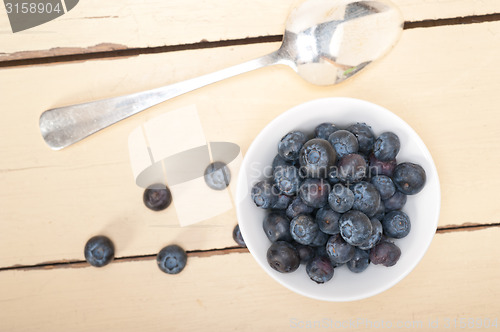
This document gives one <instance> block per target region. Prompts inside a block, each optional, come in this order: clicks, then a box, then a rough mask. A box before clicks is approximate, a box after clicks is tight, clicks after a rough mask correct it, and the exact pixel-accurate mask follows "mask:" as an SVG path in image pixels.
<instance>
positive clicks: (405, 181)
mask: <svg viewBox="0 0 500 332" xmlns="http://www.w3.org/2000/svg"><path fill="white" fill-rule="evenodd" d="M392 180H393V181H394V184H395V185H396V188H398V189H399V191H401V192H402V193H403V194H406V195H414V194H417V193H418V192H420V191H421V190H422V188H423V187H424V185H425V180H426V175H425V170H424V169H423V168H422V166H420V165H417V164H413V163H401V164H399V165H397V166H396V168H395V169H394V174H393V177H392Z"/></svg>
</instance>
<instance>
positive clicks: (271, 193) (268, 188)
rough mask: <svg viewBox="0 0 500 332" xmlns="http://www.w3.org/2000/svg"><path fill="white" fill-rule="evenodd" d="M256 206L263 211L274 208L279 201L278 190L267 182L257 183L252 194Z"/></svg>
mask: <svg viewBox="0 0 500 332" xmlns="http://www.w3.org/2000/svg"><path fill="white" fill-rule="evenodd" d="M250 196H251V197H252V200H253V201H254V203H255V205H257V206H258V207H261V208H263V209H269V208H272V207H273V206H274V205H275V204H276V202H277V201H278V192H277V189H276V188H274V187H273V185H272V184H270V183H269V182H267V181H260V182H257V183H256V184H255V185H254V186H253V187H252V191H251V193H250Z"/></svg>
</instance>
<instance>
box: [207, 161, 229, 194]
mask: <svg viewBox="0 0 500 332" xmlns="http://www.w3.org/2000/svg"><path fill="white" fill-rule="evenodd" d="M204 177H205V183H206V184H207V186H208V187H210V188H212V189H214V190H224V189H226V188H227V186H229V182H231V171H230V170H229V167H227V165H226V164H225V163H223V162H221V161H216V162H213V163H211V164H210V165H208V166H207V168H206V169H205V174H204Z"/></svg>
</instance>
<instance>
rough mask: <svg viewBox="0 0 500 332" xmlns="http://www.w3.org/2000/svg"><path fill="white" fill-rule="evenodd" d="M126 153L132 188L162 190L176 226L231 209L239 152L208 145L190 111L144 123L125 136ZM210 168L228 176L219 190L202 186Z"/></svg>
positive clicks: (221, 145)
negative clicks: (219, 166) (221, 168)
mask: <svg viewBox="0 0 500 332" xmlns="http://www.w3.org/2000/svg"><path fill="white" fill-rule="evenodd" d="M128 148H129V155H130V162H131V166H132V172H133V175H134V179H135V183H136V184H137V185H138V186H139V187H141V188H147V187H148V186H150V185H154V184H164V185H167V186H168V187H169V188H170V191H171V193H172V198H173V200H172V202H173V204H174V206H175V210H176V213H177V217H178V220H179V223H180V225H181V226H188V225H192V224H195V223H198V222H201V221H204V220H207V219H210V218H212V217H215V216H217V215H219V214H222V213H224V212H226V211H228V210H230V209H232V208H233V206H234V197H235V195H236V189H235V188H236V180H237V177H238V172H239V167H240V164H241V161H242V154H241V149H240V147H239V146H238V145H237V144H235V143H232V142H208V141H207V139H206V138H205V134H204V132H203V128H202V124H201V122H200V118H199V116H198V112H197V109H196V107H195V106H188V107H184V108H181V109H178V110H174V111H169V112H167V113H164V114H162V115H160V116H157V117H155V118H153V119H151V120H149V121H147V122H145V123H144V124H143V125H142V126H140V127H138V128H136V129H134V130H133V131H132V132H131V133H130V135H129V140H128ZM212 162H222V163H224V164H226V165H227V168H228V169H229V171H230V174H231V181H230V183H229V186H228V187H227V188H225V189H223V190H214V189H212V188H210V187H209V186H208V185H207V183H206V182H205V178H204V174H205V170H206V169H207V167H208V166H209V165H210V164H211V163H212Z"/></svg>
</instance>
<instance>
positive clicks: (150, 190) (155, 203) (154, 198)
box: [142, 183, 172, 211]
mask: <svg viewBox="0 0 500 332" xmlns="http://www.w3.org/2000/svg"><path fill="white" fill-rule="evenodd" d="M142 200H143V202H144V205H146V207H148V208H149V209H151V210H153V211H161V210H164V209H166V208H167V207H168V206H169V205H170V203H172V194H171V193H170V189H168V187H167V186H165V185H164V184H159V183H157V184H153V185H150V186H149V187H147V188H146V190H144V194H143V196H142Z"/></svg>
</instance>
